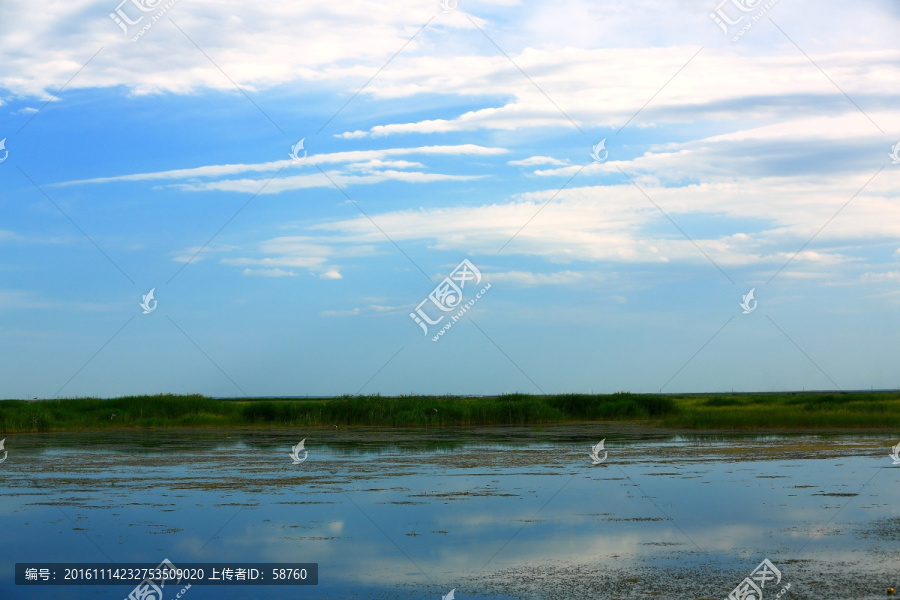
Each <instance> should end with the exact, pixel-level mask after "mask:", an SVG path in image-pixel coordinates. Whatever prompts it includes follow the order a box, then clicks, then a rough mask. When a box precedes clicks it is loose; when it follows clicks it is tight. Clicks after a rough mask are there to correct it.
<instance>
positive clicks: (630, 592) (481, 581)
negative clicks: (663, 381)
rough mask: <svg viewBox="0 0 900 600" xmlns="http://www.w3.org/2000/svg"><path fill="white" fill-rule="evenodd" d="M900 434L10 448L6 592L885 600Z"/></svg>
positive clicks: (3, 563) (199, 435) (28, 441)
mask: <svg viewBox="0 0 900 600" xmlns="http://www.w3.org/2000/svg"><path fill="white" fill-rule="evenodd" d="M303 438H306V449H307V450H308V452H309V454H308V457H307V459H306V460H305V461H304V462H303V463H301V464H298V465H294V464H293V463H292V460H291V457H290V455H289V453H290V450H291V446H293V445H295V444H296V443H297V442H299V441H300V440H301V439H303ZM602 438H606V449H607V450H608V452H609V454H608V457H607V460H606V461H605V462H604V463H603V464H601V465H598V466H594V465H592V462H591V459H590V457H589V456H588V452H589V450H590V446H591V445H593V444H595V443H597V442H598V441H600V439H602ZM897 441H898V440H895V439H893V438H892V437H889V434H852V435H849V434H848V435H828V436H824V435H809V434H806V435H796V436H794V435H778V436H775V435H766V436H746V435H744V436H727V435H721V434H715V435H705V436H698V435H684V434H682V435H673V434H668V433H665V434H663V433H660V432H659V431H645V430H641V429H639V428H636V427H634V426H628V425H626V426H623V425H598V424H591V425H565V426H554V427H544V428H534V429H531V428H504V427H491V428H473V429H460V428H452V429H450V428H447V429H440V430H396V429H384V428H350V429H325V430H322V429H310V430H305V431H300V430H291V431H287V430H271V429H267V430H229V431H225V432H215V431H209V430H178V431H171V430H168V431H167V430H153V431H121V432H104V433H51V434H9V435H6V449H7V450H8V452H9V456H8V459H7V460H6V461H5V462H4V463H2V464H0V492H2V494H0V524H2V531H3V536H2V539H3V543H2V545H0V598H4V599H5V598H77V599H80V598H116V599H121V598H125V597H126V596H127V595H128V593H129V591H130V588H127V587H119V586H82V587H43V588H33V587H28V588H26V587H22V586H18V587H17V586H15V585H14V584H13V566H14V564H15V563H16V562H28V561H42V562H103V563H109V564H112V563H113V562H116V563H118V562H153V563H158V562H159V561H161V560H162V559H163V558H169V559H170V560H171V561H172V562H174V563H175V564H178V563H179V562H220V561H255V562H316V563H319V585H318V586H316V587H296V588H290V587H277V588H275V587H249V588H248V587H240V588H238V587H231V588H229V587H227V586H194V587H192V588H191V589H190V590H188V591H187V592H186V594H185V595H184V597H186V598H196V599H202V598H216V599H220V598H222V599H230V598H279V599H281V598H384V599H387V598H400V599H405V598H434V599H439V598H441V596H442V595H445V594H447V592H448V591H449V590H450V589H451V588H455V589H456V592H455V596H456V598H459V599H460V600H464V599H465V598H547V599H550V598H560V599H562V598H567V599H580V598H591V599H595V598H621V599H623V600H624V599H630V598H649V597H657V596H659V597H673V598H682V599H694V600H696V599H699V598H720V599H722V598H726V597H727V595H728V593H729V592H730V591H731V590H732V589H734V588H735V587H736V586H737V585H738V584H739V583H740V582H741V581H742V580H743V579H744V578H745V577H747V576H749V575H750V573H751V571H753V569H754V568H755V567H756V566H757V565H758V564H759V563H760V562H762V560H763V559H765V558H768V559H769V560H770V561H771V562H772V563H773V564H774V565H775V566H776V567H777V568H778V569H779V570H780V572H781V576H782V580H781V581H780V582H777V585H776V582H774V581H770V582H769V584H768V586H767V587H766V588H765V589H764V590H763V597H764V598H774V597H775V595H776V594H777V593H778V592H779V591H780V590H781V589H783V588H784V587H785V585H786V584H788V583H789V584H790V589H789V590H788V591H787V592H786V593H785V594H784V595H783V596H782V597H783V598H830V599H839V598H885V597H886V595H885V590H886V588H888V587H890V586H893V587H898V586H897V584H898V583H900V581H898V579H897V572H898V568H897V567H898V560H897V556H898V552H900V500H898V498H900V494H898V492H900V486H898V479H900V465H898V466H896V467H895V466H893V464H892V460H891V459H890V457H889V456H888V455H889V453H890V447H891V446H892V445H894V444H896V443H897ZM177 591H178V590H174V591H173V592H171V593H170V594H169V595H170V596H173V597H174V593H175V592H177ZM167 592H168V590H167ZM165 600H169V596H166V599H165Z"/></svg>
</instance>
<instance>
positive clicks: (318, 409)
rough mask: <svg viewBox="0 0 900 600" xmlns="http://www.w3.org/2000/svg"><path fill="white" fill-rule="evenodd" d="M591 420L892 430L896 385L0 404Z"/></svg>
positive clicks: (75, 415)
mask: <svg viewBox="0 0 900 600" xmlns="http://www.w3.org/2000/svg"><path fill="white" fill-rule="evenodd" d="M590 421H622V422H637V423H641V424H642V425H645V426H648V427H659V428H672V429H695V430H721V429H751V430H752V429H792V430H798V429H799V430H803V429H898V430H900V392H896V391H890V392H784V393H749V394H740V393H738V394H684V395H677V394H672V395H661V394H631V393H627V392H619V393H616V394H558V395H550V396H530V395H526V394H508V395H502V396H493V397H461V396H341V397H335V398H316V399H272V398H258V399H257V398H207V397H204V396H200V395H185V396H178V395H169V394H162V395H157V396H128V397H120V398H110V399H100V398H76V399H66V400H35V401H28V400H3V401H0V432H3V433H16V432H34V431H38V432H43V431H72V430H103V429H122V428H145V427H216V428H235V427H248V426H252V427H258V426H271V427H332V426H334V425H339V426H342V427H345V426H362V425H377V426H393V427H438V426H440V427H444V426H466V425H468V426H484V425H543V424H553V423H569V422H571V423H575V422H590Z"/></svg>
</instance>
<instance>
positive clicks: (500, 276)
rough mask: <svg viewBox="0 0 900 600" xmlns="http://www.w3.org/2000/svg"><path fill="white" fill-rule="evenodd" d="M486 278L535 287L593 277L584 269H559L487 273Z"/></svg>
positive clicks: (568, 283) (569, 282) (562, 283)
mask: <svg viewBox="0 0 900 600" xmlns="http://www.w3.org/2000/svg"><path fill="white" fill-rule="evenodd" d="M485 279H487V280H489V281H491V282H501V283H509V284H512V285H516V286H522V287H534V286H544V285H572V284H575V283H581V282H583V281H585V280H589V279H597V278H596V277H591V276H590V275H589V274H588V273H585V272H582V271H559V272H557V273H532V272H531V271H505V272H496V273H486V274H485Z"/></svg>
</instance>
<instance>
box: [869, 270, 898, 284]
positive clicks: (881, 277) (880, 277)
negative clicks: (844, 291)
mask: <svg viewBox="0 0 900 600" xmlns="http://www.w3.org/2000/svg"><path fill="white" fill-rule="evenodd" d="M860 279H861V280H862V281H864V282H866V283H880V282H884V281H900V271H887V272H885V273H863V274H862V275H861V276H860Z"/></svg>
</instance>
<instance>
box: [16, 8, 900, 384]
mask: <svg viewBox="0 0 900 600" xmlns="http://www.w3.org/2000/svg"><path fill="white" fill-rule="evenodd" d="M139 5H140V6H139ZM454 7H455V8H454ZM444 8H452V10H446V11H445V10H444ZM117 9H118V13H116V11H117ZM716 11H718V13H716ZM110 13H113V14H118V16H119V17H120V18H122V16H123V15H124V16H125V17H127V18H128V19H129V20H131V21H138V19H139V18H140V19H141V20H140V21H139V22H137V23H136V24H134V25H131V26H126V29H127V33H126V32H124V31H123V30H122V29H120V28H119V26H118V25H117V24H116V23H115V21H114V20H113V19H112V18H111V17H110ZM711 13H712V14H718V15H720V16H721V15H725V16H726V17H727V18H728V20H729V21H732V22H735V24H733V25H731V26H729V27H728V32H727V33H725V32H723V30H722V29H720V27H719V26H718V25H717V24H716V23H715V22H714V20H713V18H711V16H710V15H711ZM154 16H158V18H157V20H156V21H155V22H153V21H152V19H153V17H154ZM754 18H755V21H754ZM147 23H152V27H150V28H149V29H147V30H146V31H144V33H143V35H141V36H140V37H137V38H136V41H132V39H133V38H135V36H136V34H137V32H138V31H140V30H141V27H143V26H144V25H145V24H147ZM749 23H752V26H751V27H750V28H749V29H746V31H745V32H744V34H743V35H742V36H740V37H736V36H737V32H738V31H740V30H741V28H742V27H745V26H746V25H747V24H749ZM898 25H900V10H898V8H897V6H896V3H892V2H890V1H888V0H884V1H876V2H870V3H867V4H866V5H865V6H853V7H852V8H851V7H848V6H845V5H843V3H838V2H829V1H825V2H811V1H799V0H778V1H776V2H773V1H772V0H768V2H765V3H763V2H758V1H757V0H744V2H743V3H741V2H740V1H739V0H733V1H732V0H727V2H725V3H722V4H718V3H714V2H687V1H671V2H630V3H611V2H580V1H563V2H533V3H522V2H515V1H512V0H499V1H496V2H488V1H485V2H475V1H472V2H468V1H464V0H460V2H459V3H458V4H456V3H453V2H451V3H449V4H445V6H444V7H442V6H441V5H440V4H439V3H438V2H414V3H402V4H401V3H387V2H343V3H339V4H337V3H324V2H303V3H294V4H293V5H283V4H280V5H259V6H250V5H249V4H248V3H239V2H230V3H229V2H208V1H203V0H197V1H190V0H176V1H175V2H174V3H172V2H171V1H170V2H168V3H163V2H155V0H144V2H143V4H141V2H140V1H139V0H133V1H132V0H128V1H127V2H125V3H123V4H121V5H116V3H115V2H106V1H105V0H104V1H96V0H83V1H80V2H74V3H67V4H66V5H65V6H62V5H59V4H57V3H51V2H40V1H39V2H36V3H28V4H21V3H17V4H13V3H0V53H2V64H3V65H4V67H3V69H2V71H0V115H2V116H0V138H5V150H3V151H0V157H2V156H3V153H5V152H8V155H6V159H5V160H3V161H2V162H0V194H2V199H3V201H2V205H0V206H2V208H0V252H2V253H0V340H2V343H0V365H2V366H0V371H2V374H3V375H2V389H0V397H28V398H31V397H39V398H52V397H57V396H58V397H71V396H85V395H100V396H114V395H123V394H136V393H161V392H173V393H180V392H196V393H203V394H208V395H216V396H241V395H245V394H246V395H251V396H254V395H333V394H344V393H350V394H353V393H358V392H363V393H376V392H380V393H382V394H397V393H435V394H443V393H452V394H456V393H463V394H492V393H501V392H516V391H520V392H530V393H541V392H544V393H556V392H590V391H593V392H615V391H620V390H629V391H636V392H656V391H660V390H661V391H664V392H714V391H730V390H731V389H734V390H748V391H749V390H756V391H770V390H785V389H837V388H840V389H860V388H865V389H868V388H872V387H874V388H897V387H900V377H898V371H897V366H898V365H897V360H896V357H897V356H900V348H898V346H900V342H898V336H897V332H898V331H900V318H898V317H900V315H898V308H900V290H898V284H900V207H898V202H897V201H898V192H897V190H898V182H900V175H898V173H900V164H895V161H894V160H892V157H891V153H892V151H893V149H894V147H895V144H898V142H900V109H898V98H897V90H898V89H900V49H898V47H897V43H896V39H897V36H896V32H897V31H898ZM733 40H735V41H733ZM301 139H302V140H303V147H304V151H305V152H306V158H305V159H303V160H299V161H295V160H293V159H292V157H291V156H290V153H291V150H292V147H294V146H295V145H296V144H297V142H298V141H300V140H301ZM601 140H605V149H606V151H608V155H605V154H602V153H601V155H602V156H600V158H603V159H604V160H603V161H602V162H598V161H595V160H594V159H593V158H592V157H591V156H590V154H591V151H592V147H593V146H594V145H596V144H597V143H598V142H600V141H601ZM897 153H900V148H898V150H897ZM302 155H303V152H302V151H299V156H301V157H302ZM897 162H898V163H900V159H898V161H897ZM463 259H469V260H470V261H471V263H472V264H473V265H475V267H476V268H477V269H478V270H479V271H480V276H481V279H480V281H478V282H475V283H473V282H471V281H470V282H468V283H469V285H466V286H465V287H464V288H463V289H462V290H461V292H462V295H463V300H462V303H461V304H460V305H459V306H458V307H456V308H455V309H454V310H453V311H442V310H441V309H440V307H438V306H437V305H436V304H434V303H433V302H431V301H429V300H427V299H428V297H429V294H430V293H431V292H432V291H433V290H434V289H436V287H439V286H440V284H441V282H442V280H444V278H446V277H448V276H450V274H451V272H453V271H454V269H455V267H456V266H457V265H458V264H460V262H461V261H462V260H463ZM488 284H490V289H488V290H487V291H486V292H485V293H484V294H483V296H481V297H480V298H478V300H477V302H475V303H474V304H471V305H470V308H469V309H468V311H467V312H466V313H465V314H464V315H463V316H462V317H461V319H460V320H459V322H455V323H453V326H452V327H451V328H450V329H449V330H447V331H446V332H445V334H444V335H443V336H441V337H439V338H438V341H432V336H433V335H435V334H436V332H437V330H438V329H440V327H442V326H444V325H445V324H446V323H447V322H449V321H450V315H453V314H456V312H457V311H458V309H459V308H461V307H462V306H465V305H466V304H465V303H466V302H469V303H470V302H471V301H472V300H473V299H474V295H475V293H476V292H477V291H478V290H479V289H481V288H483V287H484V286H486V285H488ZM151 289H153V290H154V299H153V301H154V302H156V304H153V302H150V303H149V304H148V306H155V309H154V310H153V311H152V312H149V313H148V314H144V311H143V309H142V308H141V306H140V303H141V301H142V297H143V296H144V295H145V294H147V293H148V292H149V291H150V290H151ZM751 289H753V290H754V298H753V300H752V301H750V303H749V304H748V306H751V307H753V306H755V309H754V310H753V311H752V312H749V313H748V314H744V311H743V309H742V308H741V306H739V304H740V303H741V302H742V298H743V296H744V295H745V294H747V293H748V292H749V291H750V290H751ZM423 300H426V304H425V305H422V306H423V307H424V308H423V307H420V303H421V302H422V301H423ZM754 302H755V303H756V304H754ZM454 303H455V299H454V298H453V297H452V296H451V298H450V299H449V301H448V304H447V305H445V306H444V308H448V306H452V305H454ZM417 307H419V308H422V310H423V311H424V312H425V314H427V315H430V317H429V318H431V319H433V320H436V319H437V318H438V317H439V316H441V315H443V316H444V319H443V320H442V321H441V322H440V323H439V324H437V325H432V326H430V327H429V329H428V333H427V335H426V334H425V333H423V331H422V329H420V328H419V326H418V325H417V324H416V323H415V322H414V320H413V319H412V318H411V317H410V313H414V311H415V310H416V309H417Z"/></svg>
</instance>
